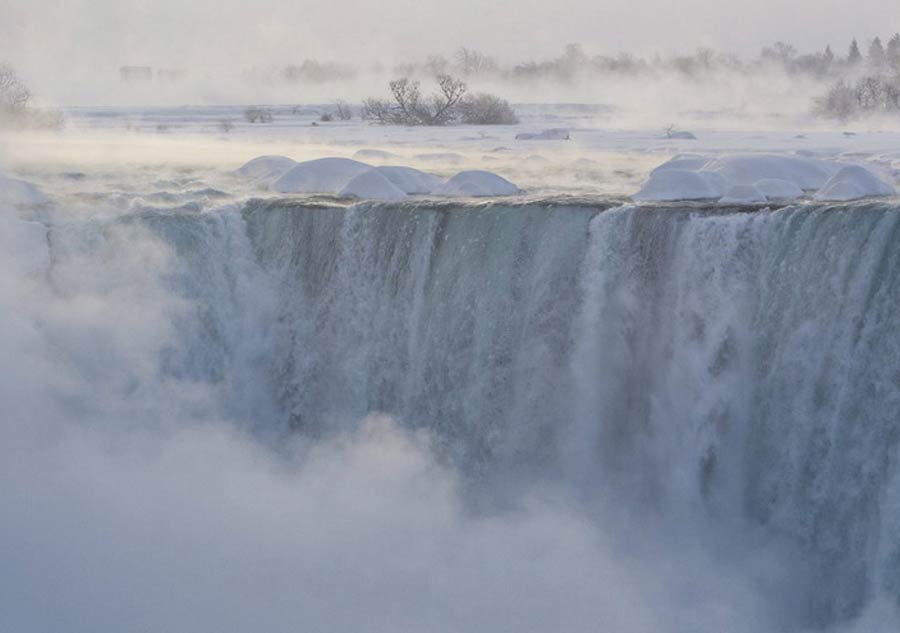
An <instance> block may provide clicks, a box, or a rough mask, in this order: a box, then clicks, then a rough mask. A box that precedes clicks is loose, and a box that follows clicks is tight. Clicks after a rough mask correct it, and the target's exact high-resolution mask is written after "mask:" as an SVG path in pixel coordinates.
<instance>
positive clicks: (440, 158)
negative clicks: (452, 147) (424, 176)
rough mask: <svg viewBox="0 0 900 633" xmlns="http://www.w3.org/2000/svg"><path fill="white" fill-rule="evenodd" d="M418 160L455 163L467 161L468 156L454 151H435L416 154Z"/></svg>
mask: <svg viewBox="0 0 900 633" xmlns="http://www.w3.org/2000/svg"><path fill="white" fill-rule="evenodd" d="M413 158H415V159H416V160H424V161H428V162H432V163H454V164H459V163H461V162H463V161H465V159H466V157H465V156H463V155H462V154H456V153H454V152H434V153H428V154H416V155H415V156H413Z"/></svg>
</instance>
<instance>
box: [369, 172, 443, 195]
mask: <svg viewBox="0 0 900 633" xmlns="http://www.w3.org/2000/svg"><path fill="white" fill-rule="evenodd" d="M374 169H375V171H377V172H379V173H380V174H381V175H382V176H384V177H385V178H387V179H388V180H390V181H391V182H392V183H393V184H394V185H395V186H396V187H397V188H398V189H400V190H401V191H402V192H404V193H407V194H410V195H416V194H427V193H431V192H432V191H434V190H435V189H436V188H437V187H440V186H441V185H442V184H443V183H444V181H443V179H442V178H438V177H437V176H435V175H434V174H429V173H427V172H424V171H419V170H418V169H413V168H412V167H400V166H396V167H395V166H384V167H375V168H374Z"/></svg>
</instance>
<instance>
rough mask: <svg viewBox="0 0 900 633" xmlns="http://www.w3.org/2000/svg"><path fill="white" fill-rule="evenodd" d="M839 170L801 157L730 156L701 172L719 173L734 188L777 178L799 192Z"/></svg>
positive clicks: (719, 158)
mask: <svg viewBox="0 0 900 633" xmlns="http://www.w3.org/2000/svg"><path fill="white" fill-rule="evenodd" d="M839 168H840V165H837V164H835V163H828V162H826V161H823V160H818V159H815V158H807V157H804V156H781V155H778V154H730V155H726V156H720V157H718V158H716V159H714V160H712V161H710V162H709V163H707V164H706V165H704V166H703V168H702V169H703V171H712V172H716V173H718V174H721V175H722V176H723V177H725V179H726V180H728V181H729V182H731V183H732V184H735V185H752V184H753V183H755V182H756V181H758V180H763V179H767V178H778V179H780V180H787V181H789V182H792V183H794V184H795V185H797V186H798V187H800V188H801V189H805V190H808V189H818V188H819V187H821V186H822V185H824V184H825V182H826V181H827V180H828V179H829V178H830V177H831V176H832V175H833V174H834V173H835V172H836V171H837V170H838V169H839Z"/></svg>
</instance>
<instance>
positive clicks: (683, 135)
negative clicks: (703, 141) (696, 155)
mask: <svg viewBox="0 0 900 633" xmlns="http://www.w3.org/2000/svg"><path fill="white" fill-rule="evenodd" d="M664 138H673V139H682V140H688V141H696V140H697V137H696V136H694V133H693V132H688V131H687V130H681V131H680V132H669V133H668V134H666V136H665V137H664Z"/></svg>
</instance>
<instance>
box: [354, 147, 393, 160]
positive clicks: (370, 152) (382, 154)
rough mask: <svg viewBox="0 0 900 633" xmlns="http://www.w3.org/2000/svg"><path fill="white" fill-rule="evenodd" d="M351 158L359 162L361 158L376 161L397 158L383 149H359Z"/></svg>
mask: <svg viewBox="0 0 900 633" xmlns="http://www.w3.org/2000/svg"><path fill="white" fill-rule="evenodd" d="M353 158H355V159H357V160H359V159H363V158H375V159H378V160H390V159H392V158H398V156H397V155H396V154H393V153H391V152H386V151H385V150H383V149H361V150H359V151H358V152H356V153H355V154H354V155H353Z"/></svg>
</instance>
